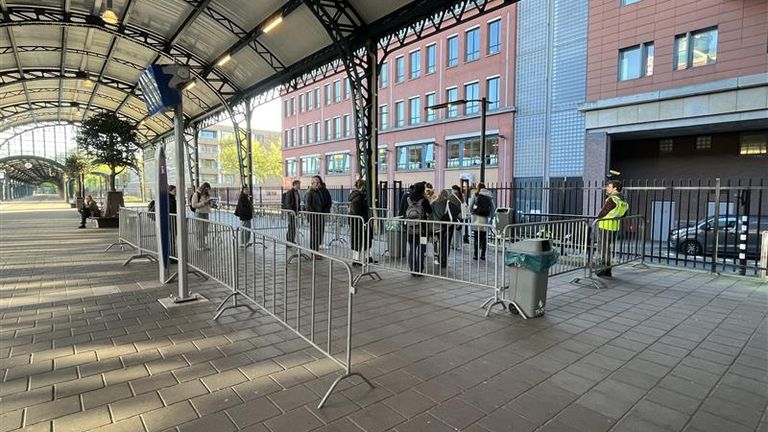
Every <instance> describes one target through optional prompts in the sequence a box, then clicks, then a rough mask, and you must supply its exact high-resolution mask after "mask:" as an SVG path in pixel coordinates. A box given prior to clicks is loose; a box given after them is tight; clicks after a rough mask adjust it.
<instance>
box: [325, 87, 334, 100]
mask: <svg viewBox="0 0 768 432" xmlns="http://www.w3.org/2000/svg"><path fill="white" fill-rule="evenodd" d="M332 100H333V94H331V85H330V84H326V85H325V104H326V105H330V104H331V101H332Z"/></svg>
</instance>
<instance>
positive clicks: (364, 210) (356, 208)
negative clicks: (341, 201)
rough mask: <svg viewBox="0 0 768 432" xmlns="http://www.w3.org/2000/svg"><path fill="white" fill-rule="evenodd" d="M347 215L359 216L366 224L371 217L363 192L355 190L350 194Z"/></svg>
mask: <svg viewBox="0 0 768 432" xmlns="http://www.w3.org/2000/svg"><path fill="white" fill-rule="evenodd" d="M349 214H350V215H353V216H360V217H362V218H363V221H365V222H368V219H370V217H371V209H370V207H368V199H367V198H366V196H365V192H362V191H359V190H357V189H355V190H353V191H352V192H350V194H349Z"/></svg>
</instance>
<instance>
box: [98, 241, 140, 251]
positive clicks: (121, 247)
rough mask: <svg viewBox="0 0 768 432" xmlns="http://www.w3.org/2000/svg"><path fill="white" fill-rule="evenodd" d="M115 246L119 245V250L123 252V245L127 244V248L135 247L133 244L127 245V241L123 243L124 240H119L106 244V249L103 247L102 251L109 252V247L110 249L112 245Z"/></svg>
mask: <svg viewBox="0 0 768 432" xmlns="http://www.w3.org/2000/svg"><path fill="white" fill-rule="evenodd" d="M115 246H120V251H121V252H124V251H125V247H126V246H128V247H129V248H131V249H136V248H135V247H133V246H131V245H129V244H128V243H125V242H122V241H119V242H116V243H112V244H111V245H109V246H107V248H106V249H104V252H109V250H110V249H112V248H113V247H115Z"/></svg>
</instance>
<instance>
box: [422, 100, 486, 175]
mask: <svg viewBox="0 0 768 432" xmlns="http://www.w3.org/2000/svg"><path fill="white" fill-rule="evenodd" d="M468 103H479V104H480V183H485V162H486V161H485V118H486V115H487V112H488V105H489V104H490V103H491V101H489V100H488V98H485V97H484V98H482V99H457V100H455V101H450V102H443V103H441V104H436V105H430V106H428V107H425V108H424V111H428V110H437V109H443V108H453V107H454V106H457V105H467V104H468Z"/></svg>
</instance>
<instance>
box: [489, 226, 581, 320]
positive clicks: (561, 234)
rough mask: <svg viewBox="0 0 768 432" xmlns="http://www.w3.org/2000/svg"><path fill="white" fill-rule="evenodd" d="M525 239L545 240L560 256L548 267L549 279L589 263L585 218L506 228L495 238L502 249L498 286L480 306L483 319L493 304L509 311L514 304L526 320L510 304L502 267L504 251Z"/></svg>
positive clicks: (504, 271)
mask: <svg viewBox="0 0 768 432" xmlns="http://www.w3.org/2000/svg"><path fill="white" fill-rule="evenodd" d="M528 239H547V240H550V241H551V242H552V247H553V248H554V249H555V250H557V252H558V253H559V255H560V258H559V259H558V262H557V264H555V265H554V266H552V267H550V268H549V271H548V272H549V276H557V275H562V274H566V273H570V272H573V271H577V270H581V269H584V268H586V267H587V266H588V264H589V254H590V252H589V247H588V244H589V243H588V242H589V221H588V220H586V219H571V220H557V221H544V222H532V223H524V224H516V225H507V226H506V227H505V228H504V231H503V232H502V234H501V235H500V236H497V237H496V241H497V245H498V246H500V248H501V254H500V256H499V259H498V265H497V269H498V271H499V279H500V283H499V285H498V286H497V287H496V289H495V290H494V294H493V296H492V297H491V298H489V299H488V300H486V302H485V303H483V308H485V309H486V312H485V316H488V315H489V314H490V313H491V309H493V307H494V306H495V305H501V306H502V307H504V308H509V307H510V305H513V306H514V307H515V308H516V309H517V311H518V312H519V313H520V316H522V317H523V318H527V316H526V315H525V314H524V313H523V311H522V310H521V309H520V307H519V306H518V305H517V304H516V303H515V302H514V301H511V300H510V299H509V297H508V295H507V293H508V290H509V288H510V283H511V280H510V278H509V268H508V267H507V266H506V265H505V262H504V261H505V258H506V256H507V252H509V251H510V249H511V248H512V245H513V244H514V243H516V242H519V241H523V240H528Z"/></svg>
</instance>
